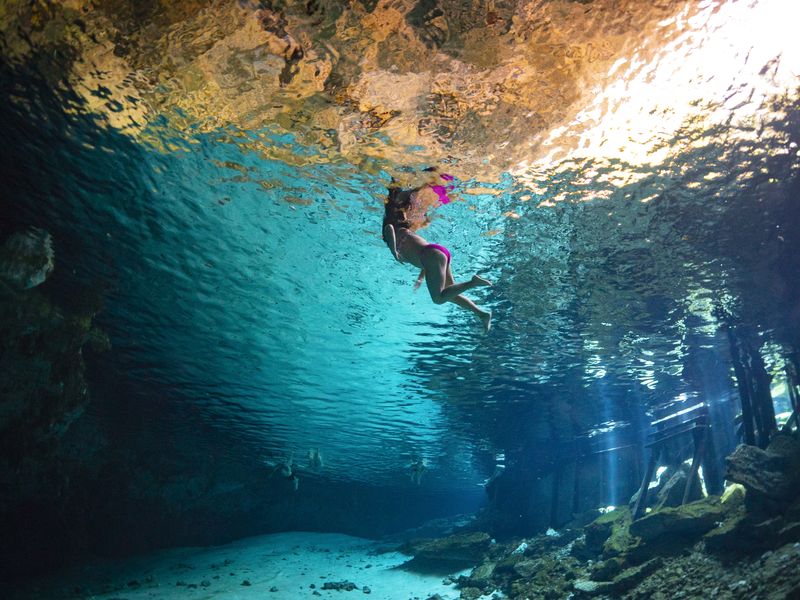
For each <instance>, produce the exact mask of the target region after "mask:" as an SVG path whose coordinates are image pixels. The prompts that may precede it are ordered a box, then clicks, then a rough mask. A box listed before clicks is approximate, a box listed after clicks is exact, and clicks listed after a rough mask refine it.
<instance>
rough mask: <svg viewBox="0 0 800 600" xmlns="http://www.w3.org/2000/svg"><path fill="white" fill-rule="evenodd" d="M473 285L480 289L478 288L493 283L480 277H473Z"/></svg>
mask: <svg viewBox="0 0 800 600" xmlns="http://www.w3.org/2000/svg"><path fill="white" fill-rule="evenodd" d="M472 285H474V286H475V287H478V286H481V285H492V282H491V281H489V280H488V279H484V278H483V277H481V276H480V275H473V276H472Z"/></svg>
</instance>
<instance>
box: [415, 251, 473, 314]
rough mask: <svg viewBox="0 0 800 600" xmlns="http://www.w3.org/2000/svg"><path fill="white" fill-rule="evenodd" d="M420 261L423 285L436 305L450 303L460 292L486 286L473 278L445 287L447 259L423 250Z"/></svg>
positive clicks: (436, 252) (439, 254)
mask: <svg viewBox="0 0 800 600" xmlns="http://www.w3.org/2000/svg"><path fill="white" fill-rule="evenodd" d="M420 259H421V260H422V266H423V267H424V268H425V283H427V284H428V292H429V293H430V295H431V300H433V301H434V302H435V303H436V304H444V303H445V302H450V301H452V300H453V299H454V298H455V297H456V296H458V295H459V294H460V293H461V292H466V291H467V290H469V289H472V288H474V287H475V286H478V285H486V284H484V283H481V282H480V281H476V279H475V277H473V278H472V280H470V281H463V282H461V283H452V284H450V285H447V270H448V268H449V265H448V264H447V257H446V256H445V255H444V254H442V253H441V252H439V251H438V250H435V249H433V248H429V249H426V250H423V251H422V255H421V256H420ZM482 281H485V280H482ZM487 283H488V282H487Z"/></svg>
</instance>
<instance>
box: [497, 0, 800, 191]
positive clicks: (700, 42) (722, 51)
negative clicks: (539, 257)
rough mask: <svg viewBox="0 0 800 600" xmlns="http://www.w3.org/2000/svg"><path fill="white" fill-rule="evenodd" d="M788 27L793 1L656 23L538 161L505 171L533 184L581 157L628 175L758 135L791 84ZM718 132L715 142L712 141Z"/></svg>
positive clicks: (795, 58) (760, 2) (796, 51)
mask: <svg viewBox="0 0 800 600" xmlns="http://www.w3.org/2000/svg"><path fill="white" fill-rule="evenodd" d="M798 21H800V4H798V3H794V2H785V1H783V0H751V1H749V2H733V1H727V2H723V1H708V2H705V3H702V4H701V5H700V6H699V7H696V6H695V5H693V4H690V5H687V7H686V8H685V9H684V10H683V11H681V12H680V13H679V14H677V15H676V16H675V17H674V18H671V19H666V20H664V21H662V22H661V23H659V24H658V25H657V26H656V28H655V30H654V31H653V32H652V34H651V35H649V36H648V37H647V40H648V41H647V42H646V43H645V44H643V45H641V46H639V47H637V48H635V49H634V50H633V51H632V52H631V54H630V55H629V56H628V57H627V58H620V59H618V60H617V61H616V62H615V63H614V64H613V66H612V67H611V68H610V69H609V71H608V73H607V76H606V79H605V80H603V81H600V82H599V83H598V84H597V85H596V86H595V87H593V88H590V89H588V90H587V91H586V97H587V98H591V100H590V102H589V104H588V105H586V106H584V107H583V108H581V109H579V111H578V112H577V114H575V116H574V117H573V119H572V122H570V123H568V124H566V125H564V126H563V127H560V128H557V129H554V130H552V131H551V132H550V134H549V135H548V136H547V138H546V139H545V141H544V142H543V146H542V149H543V151H544V152H545V155H544V156H543V157H542V158H541V159H540V160H537V161H535V162H528V161H523V162H521V163H520V164H519V165H518V166H517V168H516V169H514V170H513V171H514V174H515V175H517V176H518V177H520V179H521V180H523V181H525V183H526V184H529V185H531V186H534V185H535V180H536V178H537V177H538V176H539V174H540V173H541V172H543V171H546V170H547V169H548V166H549V165H552V163H554V162H558V161H564V166H565V168H566V166H567V165H569V164H570V163H581V162H583V161H587V160H588V161H591V160H595V161H601V162H605V161H620V162H621V163H622V164H627V165H629V166H630V167H633V168H635V167H642V166H646V165H659V164H661V163H663V162H664V161H665V160H666V159H667V158H668V157H669V156H671V155H674V154H676V153H678V152H680V151H682V150H685V149H687V148H699V147H703V146H705V145H707V144H709V143H711V142H712V141H719V142H722V141H730V140H731V136H732V137H733V138H734V139H743V138H748V137H750V138H752V139H757V138H759V137H760V134H759V133H757V131H756V125H757V123H756V122H755V121H757V120H760V119H769V118H770V117H774V116H778V115H777V114H773V111H774V109H773V108H772V107H770V100H771V99H772V98H775V97H779V96H780V95H781V94H783V93H785V92H787V91H790V90H793V89H794V87H795V86H796V84H797V77H798V74H800V46H799V45H798V44H797V42H796V37H797V33H796V26H795V24H796V23H797V22H798ZM754 120H755V121H754ZM720 125H724V128H723V131H724V133H723V134H722V135H723V136H726V137H725V138H724V140H723V139H715V138H714V137H712V132H713V131H714V127H715V126H720ZM682 131H683V132H684V135H682V136H681V137H682V138H683V139H681V140H680V143H678V144H676V143H675V142H674V140H675V138H676V136H678V134H679V132H682ZM686 132H688V133H690V135H686ZM647 173H648V172H647V171H646V170H645V171H641V170H634V169H632V168H630V169H626V170H616V171H613V172H610V173H605V174H604V175H602V176H600V177H599V178H598V177H597V176H596V174H595V175H592V173H587V174H586V177H587V178H588V179H597V180H604V181H607V182H610V183H612V184H616V185H622V184H627V183H633V182H635V181H637V180H640V179H642V178H644V177H645V176H646V175H647ZM707 178H708V176H707V177H706V179H707ZM578 183H580V182H578ZM594 194H595V196H596V194H597V192H596V191H595V192H594ZM563 195H566V194H563ZM582 199H583V200H587V199H592V197H590V196H585V197H584V198H582ZM651 199H652V196H651V195H647V196H645V197H643V198H641V199H640V200H641V201H642V202H646V201H649V200H651Z"/></svg>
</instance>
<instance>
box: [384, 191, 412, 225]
mask: <svg viewBox="0 0 800 600" xmlns="http://www.w3.org/2000/svg"><path fill="white" fill-rule="evenodd" d="M410 206H411V194H410V193H405V194H404V193H402V190H401V189H400V188H398V187H391V188H389V195H388V196H387V197H386V203H385V204H384V205H383V226H384V227H386V226H387V225H392V226H394V228H395V229H398V228H403V227H404V228H406V229H410V228H411V223H410V222H409V220H408V219H407V218H406V210H407V209H408V208H409V207H410Z"/></svg>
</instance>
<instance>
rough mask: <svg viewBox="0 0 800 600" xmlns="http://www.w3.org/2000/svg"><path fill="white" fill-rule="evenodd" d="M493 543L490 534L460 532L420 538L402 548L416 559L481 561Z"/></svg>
mask: <svg viewBox="0 0 800 600" xmlns="http://www.w3.org/2000/svg"><path fill="white" fill-rule="evenodd" d="M490 545H491V539H490V538H489V534H487V533H483V532H474V533H460V534H455V535H451V536H448V537H445V538H441V539H434V540H418V541H416V542H409V543H408V544H404V545H403V546H402V547H401V548H400V550H401V552H404V553H406V554H411V555H413V556H414V558H416V559H422V560H437V561H439V560H441V561H452V562H476V561H479V560H480V559H481V558H482V557H483V556H484V554H485V553H486V551H487V550H488V549H489V546H490Z"/></svg>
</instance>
